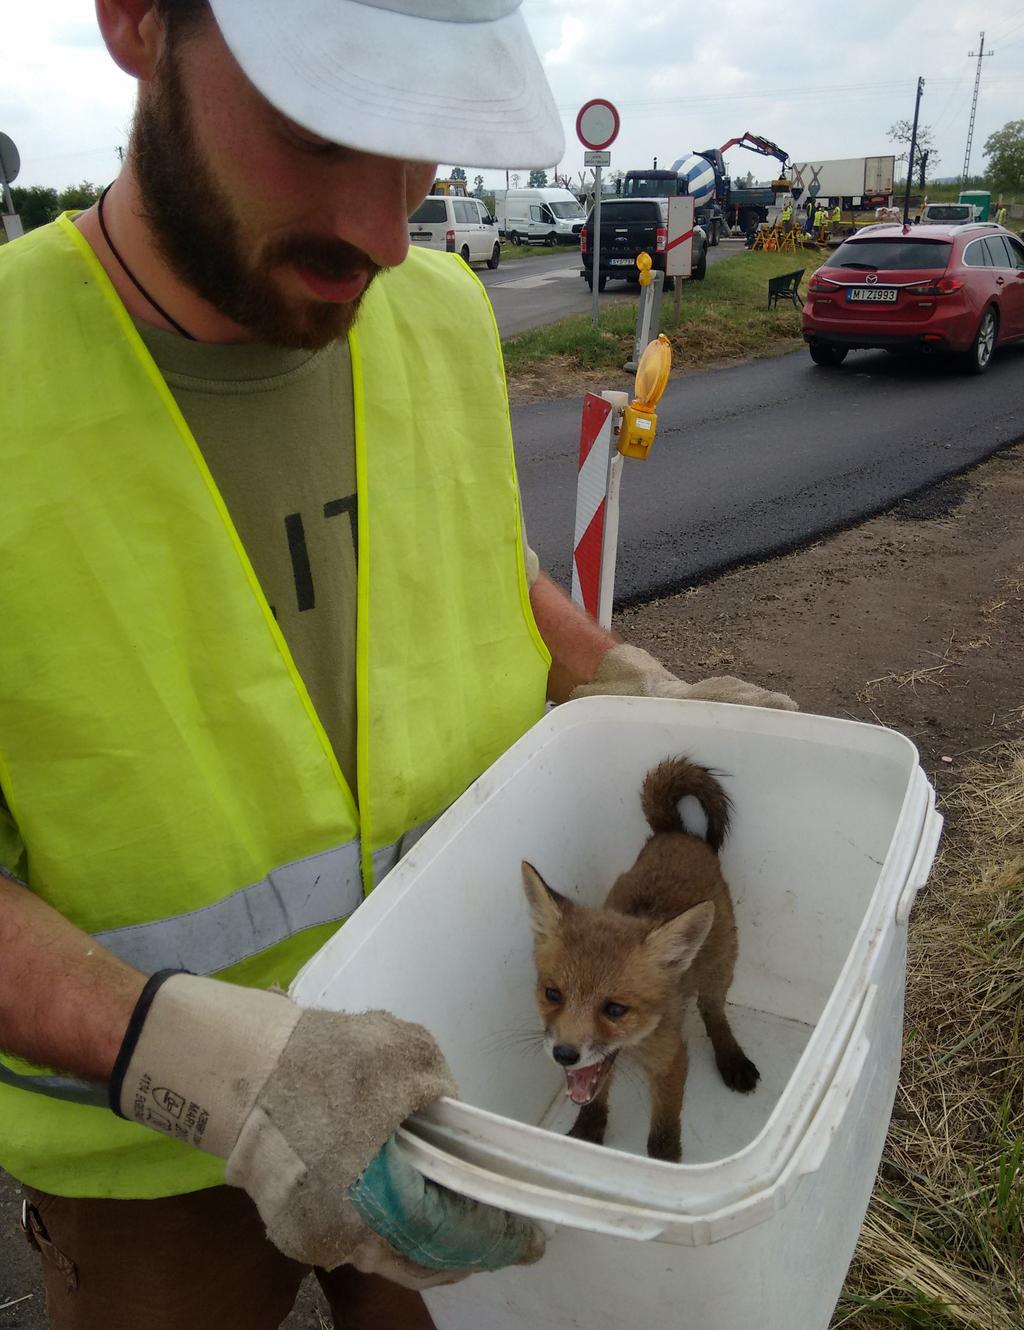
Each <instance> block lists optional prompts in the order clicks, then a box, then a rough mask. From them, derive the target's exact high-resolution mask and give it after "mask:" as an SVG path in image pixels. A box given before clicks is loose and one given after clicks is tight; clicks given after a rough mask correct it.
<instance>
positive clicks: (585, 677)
mask: <svg viewBox="0 0 1024 1330" xmlns="http://www.w3.org/2000/svg"><path fill="white" fill-rule="evenodd" d="M530 603H531V604H532V606H533V617H534V618H535V619H536V620H537V627H538V628H539V629H540V635H541V637H543V639H544V641H545V642H546V643H547V647H548V650H549V651H550V652H551V673H550V674H549V675H548V697H549V699H550V700H551V701H552V702H564V701H566V699H567V698H568V696H569V694H570V693H571V692H572V690H573V689H574V688H575V687H576V685H577V684H581V683H589V682H590V680H591V679H592V678H593V677H594V672H595V670H596V669H597V667H598V665H599V664H600V663H601V659H602V657H603V656H604V655H605V653H606V652H608V651H610V650H611V649H612V647H613V646H616V645H617V643H618V642H619V641H620V640H621V639H620V638H618V637H616V636H615V635H614V634H613V633H609V632H606V631H605V629H603V628H601V627H599V626H598V625H597V624H596V623H595V622H594V620H593V619H592V618H591V617H590V615H589V614H587V613H586V612H585V611H584V610H581V609H580V608H579V606H578V605H574V604H573V602H572V601H571V600H570V599H569V597H568V596H567V595H566V594H565V592H564V591H563V590H562V589H561V588H560V587H557V586H555V584H554V582H552V581H551V579H550V577H548V576H547V574H546V573H541V574H540V575H539V576H538V577H537V579H536V581H535V582H534V584H533V586H532V587H531V588H530Z"/></svg>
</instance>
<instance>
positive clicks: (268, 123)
mask: <svg viewBox="0 0 1024 1330" xmlns="http://www.w3.org/2000/svg"><path fill="white" fill-rule="evenodd" d="M519 3H520V0H436V2H434V3H431V4H426V3H418V0H333V3H325V2H324V0H290V2H289V0H208V3H207V0H97V13H98V19H99V24H100V28H101V31H102V34H103V37H104V39H105V41H106V44H107V47H108V49H109V51H110V53H111V55H112V57H113V58H114V60H115V61H116V62H117V63H118V64H119V65H120V67H121V68H122V69H124V70H125V71H126V72H128V73H129V74H131V75H132V76H133V77H134V78H135V79H137V80H138V87H139V91H138V103H137V111H136V116H135V121H134V125H133V130H132V136H131V142H130V146H129V150H128V154H127V158H126V161H125V166H124V170H123V171H122V173H121V175H120V176H119V177H118V178H117V180H116V181H115V182H114V183H113V185H112V186H110V187H109V188H108V189H107V190H105V191H104V193H103V195H102V196H101V198H100V200H99V202H98V204H97V205H96V206H95V207H94V208H91V209H90V210H89V211H87V212H85V213H82V214H80V215H78V216H70V215H65V216H63V217H61V218H59V219H58V220H57V221H56V222H54V223H53V224H51V225H50V226H48V227H45V228H42V229H40V230H38V231H35V232H33V233H31V234H30V235H28V236H26V237H24V238H23V239H21V240H18V241H16V242H15V243H13V244H11V245H8V246H6V247H5V249H4V250H3V252H2V253H0V305H2V308H3V310H4V319H3V325H2V329H0V360H2V363H3V366H4V394H5V408H6V410H5V422H4V429H3V431H2V438H0V467H2V474H3V477H4V500H5V502H4V522H3V529H2V532H0V542H2V545H3V548H2V550H0V561H2V566H3V567H4V569H5V574H4V578H3V579H2V585H0V620H2V623H3V634H2V636H0V954H2V956H3V965H2V966H0V1048H3V1049H4V1050H5V1054H4V1056H3V1058H2V1059H0V1165H2V1166H3V1167H4V1168H6V1169H7V1170H8V1171H9V1172H10V1173H11V1174H13V1176H14V1177H16V1178H18V1179H19V1180H20V1181H21V1182H22V1183H23V1184H24V1187H25V1207H24V1224H25V1228H26V1232H27V1235H28V1238H29V1241H30V1242H31V1243H32V1244H33V1245H34V1246H35V1248H36V1249H37V1250H38V1252H39V1253H40V1257H41V1260H42V1268H43V1273H44V1279H45V1285H46V1294H47V1306H48V1312H49V1316H50V1320H51V1324H52V1325H53V1326H54V1327H57V1330H100V1327H102V1330H129V1327H130V1328H131V1330H137V1327H139V1326H146V1327H147V1330H171V1327H175V1330H180V1327H181V1326H186V1325H187V1326H188V1327H189V1330H207V1328H209V1330H231V1328H232V1327H238V1330H243V1327H244V1330H261V1328H262V1327H268V1328H269V1327H273V1326H276V1325H278V1324H279V1323H280V1321H281V1320H282V1319H283V1318H284V1317H285V1316H286V1315H287V1313H288V1311H289V1308H290V1307H291V1305H292V1302H293V1300H294V1297H295V1294H296V1290H297V1288H298V1285H299V1283H300V1282H301V1280H302V1279H303V1278H304V1276H305V1274H306V1273H307V1271H308V1270H309V1269H311V1268H314V1269H316V1271H317V1273H318V1277H319V1279H320V1281H321V1284H322V1285H323V1287H324V1289H325V1292H326V1294H327V1297H328V1299H329V1301H330V1303H331V1306H332V1309H333V1311H334V1314H335V1316H336V1320H337V1324H338V1325H339V1326H341V1325H344V1326H345V1327H348V1328H350V1330H374V1328H375V1327H376V1328H378V1330H382V1328H383V1327H388V1328H389V1330H397V1328H398V1327H401V1330H417V1327H428V1326H430V1325H431V1321H430V1318H429V1316H428V1314H427V1311H426V1308H425V1306H424V1304H423V1301H422V1299H421V1297H420V1296H419V1292H418V1290H419V1289H421V1288H424V1287H428V1286H429V1285H431V1284H434V1283H438V1282H446V1281H451V1280H453V1279H457V1278H463V1277H466V1276H467V1275H469V1274H472V1273H473V1272H475V1271H481V1270H488V1269H495V1268H498V1267H500V1266H503V1265H509V1264H513V1263H517V1262H530V1261H533V1260H536V1259H538V1258H539V1257H540V1255H541V1253H542V1250H543V1239H542V1238H541V1236H540V1234H539V1233H538V1231H537V1230H536V1229H535V1228H534V1227H533V1225H532V1224H530V1223H529V1222H527V1221H525V1220H522V1219H519V1218H517V1217H515V1216H510V1215H507V1214H504V1213H503V1212H500V1211H496V1210H492V1209H489V1208H487V1207H484V1206H480V1205H476V1204H474V1203H473V1202H471V1201H468V1200H466V1199H465V1198H463V1197H459V1196H455V1195H453V1194H452V1193H449V1192H447V1191H445V1190H444V1189H442V1188H440V1187H437V1186H435V1185H433V1184H431V1183H429V1182H427V1181H426V1180H425V1179H424V1178H423V1177H422V1176H421V1175H420V1174H418V1173H417V1172H416V1171H415V1170H414V1169H412V1168H410V1167H409V1165H408V1164H406V1163H405V1161H404V1159H403V1157H402V1155H401V1153H400V1151H399V1149H398V1147H397V1145H396V1143H395V1132H396V1129H397V1128H398V1127H399V1125H400V1124H401V1123H402V1121H403V1120H404V1119H405V1118H407V1117H408V1116H409V1115H410V1114H411V1113H414V1112H416V1111H417V1110H418V1109H420V1108H422V1107H424V1106H425V1105H427V1104H429V1103H431V1102H432V1101H434V1100H436V1099H437V1098H438V1097H439V1096H441V1095H444V1094H454V1093H456V1092H457V1091H456V1087H455V1085H454V1083H453V1081H452V1078H451V1074H450V1072H449V1070H448V1067H447V1064H446V1063H445V1060H444V1058H443V1056H442V1054H441V1052H440V1050H439V1049H438V1047H437V1045H436V1044H435V1042H434V1040H433V1039H432V1037H431V1036H430V1035H429V1033H428V1032H427V1031H426V1030H424V1029H423V1028H421V1027H420V1026H417V1025H413V1024H409V1023H407V1022H404V1021H400V1020H397V1019H396V1018H395V1017H393V1016H391V1015H389V1014H388V1013H385V1012H369V1013H362V1014H350V1013H327V1012H320V1011H313V1010H301V1009H300V1008H298V1007H297V1006H296V1005H295V1004H294V1003H293V1002H291V1000H290V999H289V998H287V997H286V996H285V995H284V991H283V990H285V989H287V986H288V984H289V983H290V981H291V980H292V979H293V977H294V976H295V974H296V973H297V971H298V969H299V968H300V966H301V965H302V964H303V963H304V962H305V961H306V960H307V959H308V958H309V957H310V956H311V955H312V954H313V953H314V952H315V951H316V950H317V949H318V948H319V947H320V946H321V945H323V943H324V942H325V941H326V940H327V939H328V938H329V937H330V936H331V935H332V933H333V932H335V931H336V930H337V928H338V927H339V926H340V925H341V924H342V923H343V921H344V920H345V918H346V917H348V916H349V915H350V914H351V913H352V912H353V910H355V909H356V908H357V906H358V904H359V902H360V901H361V900H362V899H363V896H364V894H365V893H366V892H368V891H370V890H372V889H373V888H374V886H375V885H376V884H377V883H378V882H379V881H380V879H381V878H382V877H383V876H384V874H386V873H387V871H388V869H389V868H390V867H391V866H392V865H393V864H394V863H395V862H396V861H397V859H398V858H399V857H400V855H401V854H402V852H403V849H404V848H406V847H407V846H408V845H409V844H410V843H411V841H412V840H413V839H415V837H416V836H417V835H418V834H420V832H421V830H422V828H423V826H424V825H425V824H426V823H428V822H429V821H430V820H432V819H433V818H434V817H436V816H437V815H438V814H439V813H440V812H441V811H443V809H444V808H446V807H447V806H448V805H449V804H450V803H451V802H452V801H453V800H454V799H456V798H457V797H458V796H459V795H460V794H461V793H462V792H463V791H464V790H465V789H466V788H467V787H468V785H469V784H470V783H471V782H472V781H473V780H474V779H475V778H476V777H477V776H478V775H479V774H480V773H481V772H482V771H483V770H484V769H485V768H486V767H487V766H488V765H489V764H490V763H491V762H492V761H493V760H494V759H495V758H496V757H498V756H499V755H500V754H501V753H502V752H503V751H504V750H505V749H506V748H507V747H508V746H509V745H510V744H511V743H513V742H514V741H515V740H516V739H517V738H518V737H519V736H520V735H521V734H522V733H523V732H524V731H525V730H526V729H527V728H528V727H529V726H530V725H531V724H532V723H533V722H534V721H535V720H536V719H537V718H538V717H539V716H540V715H541V713H542V711H543V708H544V705H545V699H546V697H547V698H548V699H550V700H552V701H563V700H565V699H566V698H567V697H569V695H570V693H572V692H574V691H575V692H580V691H583V692H586V691H596V692H604V691H612V692H647V693H663V694H666V695H674V696H681V695H687V694H690V695H695V696H701V695H710V696H716V695H725V696H728V697H730V698H731V699H732V700H743V701H754V702H763V703H767V704H777V705H785V704H787V700H786V699H782V698H779V697H778V695H775V694H764V693H762V692H761V691H760V690H757V689H752V688H750V687H749V686H747V685H740V684H739V683H738V681H733V683H731V684H726V685H722V684H717V685H712V686H711V687H710V688H709V689H708V688H705V689H704V690H703V691H702V689H701V686H694V687H693V688H690V687H689V686H687V685H684V684H682V683H680V682H679V681H678V680H675V679H673V677H672V676H671V675H670V674H668V672H667V671H665V670H664V669H663V668H662V667H661V666H660V665H658V664H657V662H655V661H653V660H652V659H651V658H650V657H649V656H646V655H645V654H644V653H642V652H639V651H637V650H636V649H634V648H630V647H626V646H623V645H621V644H617V642H616V640H615V639H614V638H612V637H611V636H610V635H608V634H606V633H604V632H603V631H601V630H600V629H599V628H598V627H597V626H596V625H594V624H593V623H592V622H591V621H590V620H589V619H587V618H586V617H585V616H584V615H583V614H581V613H580V612H578V611H577V610H576V609H575V608H574V607H573V606H572V605H571V604H570V603H569V602H568V600H567V599H566V597H564V596H563V595H562V593H561V592H560V591H558V590H557V589H556V588H555V587H554V586H553V585H552V584H551V582H549V581H548V580H547V579H546V578H545V577H543V575H539V574H538V573H537V569H536V560H535V559H533V558H532V556H531V555H530V552H529V550H528V548H527V547H526V544H525V540H524V537H523V527H522V521H521V516H520V510H519V500H518V492H517V488H516V481H515V470H514V463H513V453H512V440H511V435H510V429H509V420H508V409H507V403H506V398H505V393H504V386H503V371H502V363H501V353H500V347H499V343H498V338H497V333H496V329H495V325H494V320H493V315H492V314H491V311H490V307H489V305H488V302H487V299H486V296H485V294H484V292H483V289H482V287H481V286H480V284H479V283H478V282H477V281H476V279H475V278H474V277H473V276H472V274H471V273H470V272H469V271H468V270H467V268H466V267H465V265H464V264H463V263H462V262H461V260H460V259H459V258H458V257H457V256H454V255H445V254H436V253H429V252H426V251H412V252H410V251H409V234H408V224H407V217H408V214H409V213H410V212H411V211H412V210H413V209H414V208H415V207H416V206H417V205H418V204H419V202H420V201H421V199H422V198H423V197H424V196H425V194H426V193H427V191H428V189H429V188H430V185H431V182H432V181H433V179H434V176H435V170H436V163H437V161H438V160H445V161H462V162H467V163H473V164H474V165H480V166H501V165H506V164H507V165H515V166H523V165H529V164H536V165H538V166H550V165H551V164H552V163H554V162H557V161H558V159H559V157H560V155H561V151H562V131H561V127H560V124H559V119H558V115H557V113H556V110H555V107H554V103H553V101H552V98H551V94H550V91H549V90H548V87H547V84H546V82H545V79H544V76H543V73H542V70H541V67H540V63H539V61H538V59H537V56H536V53H535V51H534V50H533V47H532V45H531V43H530V40H529V37H528V35H527V32H526V29H525V25H524V23H523V20H522V17H521V15H520V14H519V12H518V9H519ZM496 90H497V91H496Z"/></svg>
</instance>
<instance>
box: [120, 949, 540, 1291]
mask: <svg viewBox="0 0 1024 1330" xmlns="http://www.w3.org/2000/svg"><path fill="white" fill-rule="evenodd" d="M455 1093H457V1091H456V1087H455V1084H454V1081H453V1080H452V1076H451V1072H450V1071H449V1070H448V1065H447V1063H446V1062H445V1059H444V1056H443V1055H442V1053H441V1051H440V1049H439V1048H438V1046H437V1044H436V1043H435V1042H434V1040H433V1038H432V1037H431V1036H430V1035H429V1034H428V1033H427V1031H426V1030H425V1029H423V1027H422V1026H420V1025H411V1024H409V1023H408V1022H406V1021H401V1020H398V1018H397V1017H395V1016H392V1015H390V1014H389V1013H387V1012H383V1011H371V1012H363V1013H360V1014H358V1015H351V1014H349V1013H345V1012H328V1011H315V1010H308V1009H304V1008H302V1007H299V1006H297V1005H296V1004H295V1003H294V1002H292V1001H291V1000H290V999H289V998H287V997H285V996H284V995H279V994H276V993H267V992H262V991H260V990H257V989H252V988H240V987H238V986H237V985H235V984H228V983H223V982H221V981H219V980H216V979H202V978H197V977H196V976H194V975H190V974H181V973H171V974H168V973H167V972H162V973H161V974H158V975H154V976H153V978H152V979H151V980H150V981H149V983H148V984H147V986H146V989H145V990H144V992H143V994H142V997H141V998H140V999H139V1003H138V1005H137V1007H136V1010H135V1013H134V1014H133V1016H132V1020H131V1023H130V1024H129V1027H128V1033H127V1035H126V1036H125V1041H124V1044H123V1045H122V1048H121V1051H120V1054H119V1055H118V1059H117V1063H116V1065H115V1068H114V1075H113V1078H112V1080H111V1086H110V1096H111V1106H112V1107H113V1109H114V1111H115V1112H117V1113H119V1114H120V1116H122V1117H125V1118H127V1119H129V1120H130V1121H134V1122H140V1123H142V1124H143V1125H144V1126H147V1127H151V1128H153V1129H155V1130H157V1131H162V1132H165V1133H166V1134H167V1135H168V1136H172V1137H174V1138H175V1139H177V1140H181V1141H184V1142H186V1143H187V1144H189V1145H193V1146H196V1147H198V1148H199V1149H201V1150H205V1151H207V1152H208V1153H210V1154H214V1155H219V1156H220V1157H221V1158H222V1159H225V1160H226V1161H227V1168H226V1172H225V1176H226V1180H227V1182H228V1183H229V1184H230V1185H231V1186H233V1187H241V1188H242V1189H243V1190H245V1191H246V1192H248V1194H249V1195H250V1196H251V1197H252V1199H253V1200H254V1201H255V1203H256V1207H257V1209H258V1210H259V1212H260V1215H261V1217H262V1219H263V1222H264V1223H265V1224H266V1226H267V1236H268V1237H269V1238H270V1240H271V1241H272V1242H273V1243H274V1244H275V1246H277V1247H278V1248H280V1250H281V1251H282V1252H284V1254H285V1255H286V1256H290V1257H292V1258H293V1259H295V1260H297V1261H301V1262H302V1263H303V1264H305V1265H316V1266H320V1267H322V1268H323V1269H325V1270H332V1269H334V1267H335V1266H338V1265H343V1264H351V1265H354V1266H355V1267H356V1268H357V1269H359V1270H362V1271H364V1272H365V1273H371V1274H379V1275H383V1276H384V1277H385V1278H387V1279H391V1280H393V1281H394V1282H395V1283H398V1284H403V1285H404V1286H405V1287H406V1288H417V1289H419V1288H429V1287H430V1286H432V1285H434V1284H446V1283H454V1282H456V1280H458V1279H462V1278H465V1277H466V1276H467V1275H469V1274H473V1273H474V1272H476V1271H480V1270H497V1269H500V1268H501V1267H503V1266H507V1265H517V1264H529V1263H532V1262H533V1261H536V1260H539V1259H540V1257H541V1255H542V1254H543V1251H544V1239H543V1237H542V1236H541V1234H540V1232H539V1231H538V1230H537V1229H536V1228H534V1226H533V1225H532V1224H531V1223H530V1222H529V1221H528V1220H525V1219H520V1218H518V1217H517V1216H515V1215H509V1214H506V1213H505V1212H504V1211H502V1210H496V1209H492V1208H491V1207H489V1206H486V1205H481V1204H479V1203H477V1202H476V1201H472V1200H470V1199H468V1198H467V1197H464V1196H460V1195H458V1194H457V1193H455V1192H452V1191H448V1190H447V1189H446V1188H444V1187H441V1186H438V1185H437V1184H436V1183H433V1182H430V1181H428V1180H427V1179H426V1178H425V1177H423V1175H422V1174H421V1173H420V1172H419V1171H418V1170H417V1169H415V1168H413V1167H412V1166H411V1165H410V1164H408V1163H407V1162H406V1161H405V1160H404V1159H403V1157H402V1154H401V1151H400V1149H399V1147H398V1145H397V1143H396V1142H395V1141H394V1140H393V1139H392V1138H393V1135H394V1132H395V1130H396V1128H397V1127H398V1126H399V1125H400V1124H401V1123H402V1122H403V1121H404V1120H405V1119H406V1118H407V1117H408V1116H409V1115H410V1114H411V1113H414V1112H416V1111H417V1109H420V1108H423V1107H425V1106H426V1105H427V1104H429V1103H432V1102H433V1101H434V1100H435V1099H437V1098H439V1097H440V1096H441V1095H445V1094H455Z"/></svg>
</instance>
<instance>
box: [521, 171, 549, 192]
mask: <svg viewBox="0 0 1024 1330" xmlns="http://www.w3.org/2000/svg"><path fill="white" fill-rule="evenodd" d="M547 183H548V173H547V171H531V172H530V178H529V180H528V181H527V182H526V187H527V189H544V188H546V186H547Z"/></svg>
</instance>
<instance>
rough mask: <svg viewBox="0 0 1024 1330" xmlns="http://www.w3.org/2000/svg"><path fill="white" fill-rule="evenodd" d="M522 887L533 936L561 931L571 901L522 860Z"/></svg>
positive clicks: (555, 934)
mask: <svg viewBox="0 0 1024 1330" xmlns="http://www.w3.org/2000/svg"><path fill="white" fill-rule="evenodd" d="M523 889H524V890H525V892H526V899H527V901H528V902H529V906H530V922H531V923H532V924H533V932H534V935H535V937H537V938H538V939H540V938H545V937H547V938H550V937H557V935H558V933H559V932H560V931H561V927H562V919H563V918H564V916H565V914H566V913H567V912H568V911H569V910H571V909H572V908H573V905H572V901H570V900H567V899H566V897H565V896H562V895H560V894H559V893H558V892H557V891H554V890H552V888H551V887H549V886H548V884H547V883H546V882H545V881H544V879H543V878H542V877H541V875H540V874H539V873H538V872H537V870H536V868H534V866H533V864H528V863H527V862H526V861H525V860H524V861H523Z"/></svg>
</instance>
